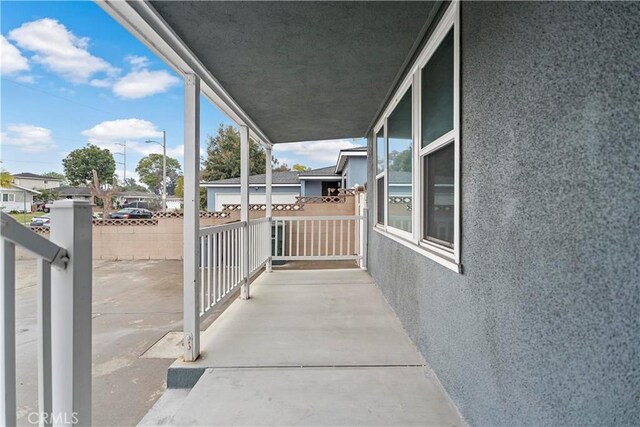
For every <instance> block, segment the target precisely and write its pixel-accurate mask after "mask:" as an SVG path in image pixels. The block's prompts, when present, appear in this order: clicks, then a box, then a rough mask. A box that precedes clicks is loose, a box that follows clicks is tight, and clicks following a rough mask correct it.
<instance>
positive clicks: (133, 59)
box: [125, 55, 149, 70]
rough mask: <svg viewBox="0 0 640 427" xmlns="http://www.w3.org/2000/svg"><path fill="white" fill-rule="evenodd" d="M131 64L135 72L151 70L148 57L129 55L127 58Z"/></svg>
mask: <svg viewBox="0 0 640 427" xmlns="http://www.w3.org/2000/svg"><path fill="white" fill-rule="evenodd" d="M125 60H127V62H129V64H131V68H133V69H134V70H142V69H146V68H149V58H147V57H146V56H137V55H129V56H127V57H126V58H125Z"/></svg>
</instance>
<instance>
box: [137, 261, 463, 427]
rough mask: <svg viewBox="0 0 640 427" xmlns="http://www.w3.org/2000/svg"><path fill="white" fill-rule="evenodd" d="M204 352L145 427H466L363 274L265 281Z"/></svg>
mask: <svg viewBox="0 0 640 427" xmlns="http://www.w3.org/2000/svg"><path fill="white" fill-rule="evenodd" d="M201 347H202V356H201V357H200V358H199V359H198V360H197V361H196V362H193V363H186V362H183V361H181V360H177V361H176V362H175V363H173V364H172V365H171V367H170V369H169V376H168V385H169V387H172V386H173V387H177V388H169V389H168V390H167V391H166V392H165V395H164V396H163V397H162V398H161V399H160V400H159V401H158V402H157V403H156V405H155V406H154V408H152V410H151V411H150V412H149V413H148V414H147V416H146V417H145V418H144V419H143V420H142V422H141V425H212V426H213V425H327V426H328V425H439V426H442V425H464V421H463V420H462V419H461V418H460V416H459V414H458V412H457V410H456V408H455V407H454V406H453V404H452V403H451V401H450V399H449V397H448V395H447V394H446V392H445V391H444V390H443V388H442V387H441V385H440V383H439V381H438V380H437V378H436V377H435V375H434V374H433V372H432V371H431V369H430V368H429V367H428V366H427V365H426V364H425V362H424V360H423V359H422V357H421V356H420V354H419V353H418V352H417V350H416V349H415V347H414V345H413V343H412V342H411V341H410V340H409V338H408V336H407V335H406V333H405V332H404V330H403V329H402V326H401V324H400V322H399V321H398V319H397V318H396V317H395V315H394V313H393V312H392V311H391V309H390V308H389V306H388V305H387V303H386V301H385V300H384V298H383V297H382V295H381V294H380V292H379V291H378V289H377V287H376V286H375V285H374V284H373V282H372V279H371V277H370V276H369V275H368V274H367V273H366V272H363V271H361V270H358V269H347V270H345V269H339V270H306V271H305V270H294V271H291V270H289V271H274V272H273V273H264V274H262V275H261V276H260V277H259V278H258V279H257V280H256V281H255V282H254V284H253V285H252V298H251V299H250V300H246V301H243V300H236V301H234V302H233V303H232V304H231V305H230V306H229V307H228V308H227V310H226V311H225V312H224V313H223V314H222V315H220V316H219V317H218V318H217V319H216V320H215V321H214V322H213V324H212V325H211V326H210V327H209V328H208V329H207V330H206V331H205V332H204V333H203V335H202V341H201ZM188 387H193V388H191V389H189V388H188Z"/></svg>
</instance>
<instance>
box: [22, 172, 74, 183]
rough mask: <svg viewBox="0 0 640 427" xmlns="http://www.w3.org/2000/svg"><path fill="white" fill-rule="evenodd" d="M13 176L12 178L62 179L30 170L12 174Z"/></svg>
mask: <svg viewBox="0 0 640 427" xmlns="http://www.w3.org/2000/svg"><path fill="white" fill-rule="evenodd" d="M13 177H14V178H31V179H46V180H48V181H64V180H63V179H60V178H52V177H50V176H44V175H38V174H35V173H31V172H22V173H18V174H15V175H13Z"/></svg>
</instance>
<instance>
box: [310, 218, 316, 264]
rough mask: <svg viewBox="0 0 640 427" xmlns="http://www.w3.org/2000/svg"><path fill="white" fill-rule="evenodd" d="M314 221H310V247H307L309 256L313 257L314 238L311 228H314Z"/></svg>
mask: <svg viewBox="0 0 640 427" xmlns="http://www.w3.org/2000/svg"><path fill="white" fill-rule="evenodd" d="M314 223H315V221H314V220H311V246H310V247H309V249H310V252H311V256H313V237H314V230H313V228H314V227H313V226H314Z"/></svg>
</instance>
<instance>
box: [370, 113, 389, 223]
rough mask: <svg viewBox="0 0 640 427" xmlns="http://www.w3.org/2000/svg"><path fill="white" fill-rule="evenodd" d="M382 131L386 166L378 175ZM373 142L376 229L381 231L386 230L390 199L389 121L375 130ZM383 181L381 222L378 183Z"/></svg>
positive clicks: (382, 123) (384, 121) (383, 122)
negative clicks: (379, 142) (379, 141)
mask: <svg viewBox="0 0 640 427" xmlns="http://www.w3.org/2000/svg"><path fill="white" fill-rule="evenodd" d="M381 130H382V145H383V152H384V153H385V156H384V164H383V166H382V172H380V173H378V133H380V131H381ZM373 140H374V146H375V150H374V151H375V153H374V163H373V165H374V168H375V169H374V175H375V186H374V188H375V191H374V193H375V196H374V199H375V207H376V209H375V216H376V221H375V227H377V228H379V229H382V230H384V229H386V224H387V216H388V215H387V203H386V200H387V199H388V198H389V196H388V193H387V163H388V162H387V120H386V119H385V120H383V121H382V122H381V123H380V124H378V126H377V127H376V128H375V130H374V131H373ZM381 179H382V180H383V188H384V200H385V204H384V218H383V220H382V221H380V218H378V203H380V201H379V200H378V181H379V180H381Z"/></svg>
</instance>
